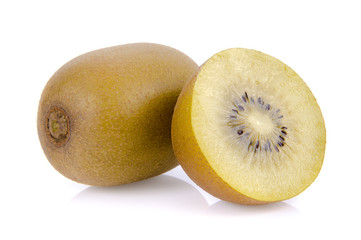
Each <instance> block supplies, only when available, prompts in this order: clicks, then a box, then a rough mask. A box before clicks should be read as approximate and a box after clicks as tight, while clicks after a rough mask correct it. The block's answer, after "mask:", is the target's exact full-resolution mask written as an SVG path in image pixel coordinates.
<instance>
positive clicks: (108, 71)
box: [37, 43, 198, 186]
mask: <svg viewBox="0 0 361 240" xmlns="http://www.w3.org/2000/svg"><path fill="white" fill-rule="evenodd" d="M197 70H198V65H197V64H196V63H195V62H194V61H193V60H192V59H190V58H189V57H188V56H186V55H185V54H183V53H181V52H180V51H178V50H176V49H173V48H170V47H167V46H163V45H159V44H151V43H134V44H126V45H120V46H115V47H109V48H104V49H100V50H96V51H92V52H89V53H86V54H83V55H81V56H79V57H77V58H75V59H73V60H71V61H70V62H68V63H66V64H65V65H64V66H63V67H61V68H60V69H59V70H58V71H57V72H56V73H55V74H54V75H53V76H52V77H51V79H50V80H49V81H48V83H47V84H46V86H45V89H44V90H43V93H42V95H41V99H40V103H39V108H38V118H37V127H38V135H39V139H40V142H41V145H42V148H43V150H44V153H45V155H46V157H47V158H48V160H49V161H50V163H51V164H52V165H53V166H54V168H55V169H56V170H58V171H59V172H60V173H62V174H63V175H64V176H66V177H68V178H70V179H72V180H74V181H77V182H80V183H84V184H88V185H96V186H110V185H119V184H124V183H130V182H134V181H138V180H141V179H145V178H149V177H152V176H156V175H159V174H161V173H163V172H166V171H168V170H170V169H172V168H174V167H175V166H177V165H178V163H177V161H176V158H175V156H174V153H173V150H172V144H171V135H170V133H171V132H170V130H171V121H172V114H173V109H174V106H175V103H176V101H177V97H178V95H179V93H180V91H181V90H182V87H183V86H184V84H185V82H186V80H187V79H188V78H190V77H191V75H193V74H194V73H195V72H196V71H197Z"/></svg>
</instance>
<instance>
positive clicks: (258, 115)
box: [191, 49, 326, 201]
mask: <svg viewBox="0 0 361 240" xmlns="http://www.w3.org/2000/svg"><path fill="white" fill-rule="evenodd" d="M245 91H246V92H247V93H248V96H249V97H251V96H253V97H254V98H255V99H256V98H258V97H262V99H263V100H264V102H266V103H268V104H270V106H271V108H272V110H273V112H274V111H275V109H276V108H277V109H279V110H280V111H279V112H280V114H281V115H282V116H283V118H282V119H281V120H282V124H283V125H285V126H287V128H288V129H287V136H285V138H286V139H285V143H286V144H285V145H284V146H283V147H279V151H280V152H278V153H277V152H276V151H275V150H274V149H273V150H274V151H272V152H271V151H258V152H257V153H254V151H248V150H247V147H246V145H245V144H244V143H243V142H242V140H240V139H239V136H238V135H237V132H236V130H235V129H234V128H233V127H231V126H229V124H227V123H229V121H230V118H229V116H230V113H231V111H232V109H234V103H233V102H234V100H236V99H242V95H243V94H244V92H245ZM244 107H245V108H246V107H247V104H244ZM191 116H192V127H193V130H194V134H195V138H196V140H197V143H198V144H199V147H200V149H201V151H202V153H203V155H204V156H205V158H206V159H207V161H208V162H209V164H210V165H211V167H212V168H213V169H214V170H215V172H216V173H217V174H218V175H219V176H220V177H221V178H222V179H223V180H224V181H225V182H226V183H228V184H229V185H230V186H231V187H232V188H234V189H235V190H237V191H238V192H240V193H242V194H244V195H246V196H248V197H250V198H253V199H257V200H261V201H279V200H283V199H288V198H291V197H293V196H295V195H297V194H299V193H300V192H302V191H303V190H304V189H306V188H307V187H308V186H309V185H310V184H311V183H312V182H313V181H314V179H315V178H316V177H317V175H318V173H319V171H320V169H321V166H322V162H323V157H324V151H325V138H326V136H325V127H324V121H323V117H322V114H321V111H320V109H319V106H318V104H317V102H316V99H315V98H314V96H313V95H312V93H311V91H310V90H309V88H308V87H307V85H306V84H305V83H304V82H303V80H302V79H301V78H300V77H299V76H298V75H297V74H296V73H295V72H294V71H293V70H292V69H290V68H289V67H288V66H286V65H285V64H283V63H282V62H280V61H279V60H277V59H275V58H273V57H271V56H268V55H266V54H263V53H260V52H257V51H254V50H248V49H229V50H226V51H223V52H221V53H219V54H217V55H215V56H213V57H212V58H211V59H210V60H208V61H207V62H206V63H205V64H204V65H203V67H202V69H201V70H200V72H199V74H198V77H197V80H196V82H195V86H194V89H193V98H192V112H191ZM270 116H271V115H270V114H269V113H268V112H267V111H264V110H263V109H257V108H249V111H248V114H247V119H246V120H245V121H246V122H247V123H248V125H251V127H252V129H253V131H254V133H258V134H259V135H261V136H263V137H264V138H269V137H270V136H271V135H272V129H274V128H275V127H277V124H275V123H274V122H273V121H272V119H271V117H270Z"/></svg>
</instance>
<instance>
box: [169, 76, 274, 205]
mask: <svg viewBox="0 0 361 240" xmlns="http://www.w3.org/2000/svg"><path fill="white" fill-rule="evenodd" d="M196 80H197V75H194V77H193V78H192V79H191V80H189V81H188V82H187V83H186V85H185V86H184V88H183V90H182V92H181V94H180V96H179V98H178V101H177V104H176V107H175V110H174V114H173V120H172V143H173V149H174V153H175V155H176V157H177V159H178V162H179V164H180V165H181V166H182V168H183V169H184V171H185V172H186V173H187V174H188V176H189V177H190V178H191V179H192V180H193V181H194V182H195V183H197V184H198V185H199V186H200V187H201V188H203V189H204V190H205V191H207V192H208V193H210V194H212V195H213V196H215V197H217V198H220V199H222V200H225V201H229V202H233V203H241V204H248V205H258V204H265V203H268V202H263V201H259V200H256V199H252V198H249V197H247V196H245V195H243V194H241V193H239V192H238V191H236V190H235V189H233V188H232V187H231V186H230V185H228V184H227V183H226V182H225V181H224V180H223V179H222V178H221V177H219V176H218V175H217V173H216V172H215V171H214V170H213V169H212V167H211V166H210V164H209V163H208V161H207V159H206V158H205V156H204V155H203V153H202V151H201V149H200V148H199V145H198V143H197V140H196V139H195V137H194V136H195V135H194V132H193V128H192V122H191V112H192V94H193V87H194V83H195V81H196Z"/></svg>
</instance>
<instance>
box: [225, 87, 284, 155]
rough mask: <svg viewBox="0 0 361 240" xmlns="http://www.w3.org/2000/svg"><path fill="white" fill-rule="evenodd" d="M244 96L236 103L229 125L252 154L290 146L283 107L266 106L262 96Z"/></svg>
mask: <svg viewBox="0 0 361 240" xmlns="http://www.w3.org/2000/svg"><path fill="white" fill-rule="evenodd" d="M255 99H257V101H254V97H250V96H249V93H247V92H244V94H243V95H242V96H241V97H240V98H239V99H235V100H234V101H233V102H232V108H231V110H230V115H229V118H228V122H227V125H228V126H230V127H231V128H234V129H235V131H236V134H237V135H236V136H237V138H238V139H239V140H241V142H242V143H243V144H244V146H246V148H247V150H248V151H249V152H254V153H256V152H261V151H266V152H272V150H275V151H276V152H279V151H280V149H279V148H282V147H284V146H285V145H286V140H287V137H288V136H287V131H286V130H287V129H288V128H287V127H286V126H284V124H283V123H282V120H283V118H284V115H282V114H281V110H280V109H279V108H274V107H273V106H272V105H271V104H269V103H265V101H264V99H262V98H261V97H258V98H257V97H256V98H255Z"/></svg>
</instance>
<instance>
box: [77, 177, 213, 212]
mask: <svg viewBox="0 0 361 240" xmlns="http://www.w3.org/2000/svg"><path fill="white" fill-rule="evenodd" d="M71 202H72V203H82V204H83V203H86V204H92V205H103V206H108V207H116V208H119V207H120V208H127V209H129V208H136V209H140V208H143V209H159V210H175V211H179V210H181V211H191V212H195V211H202V210H204V208H206V207H208V204H207V201H206V200H205V199H204V198H203V196H202V194H201V193H200V192H199V191H198V190H197V189H195V188H194V187H193V186H192V185H190V184H188V183H186V182H184V181H182V180H180V179H178V178H175V177H172V176H167V175H161V176H157V177H154V178H150V179H147V180H143V181H140V182H135V183H131V184H125V185H120V186H115V187H88V188H87V189H85V190H83V191H82V192H80V193H79V194H77V195H76V196H75V197H74V198H73V199H72V200H71Z"/></svg>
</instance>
